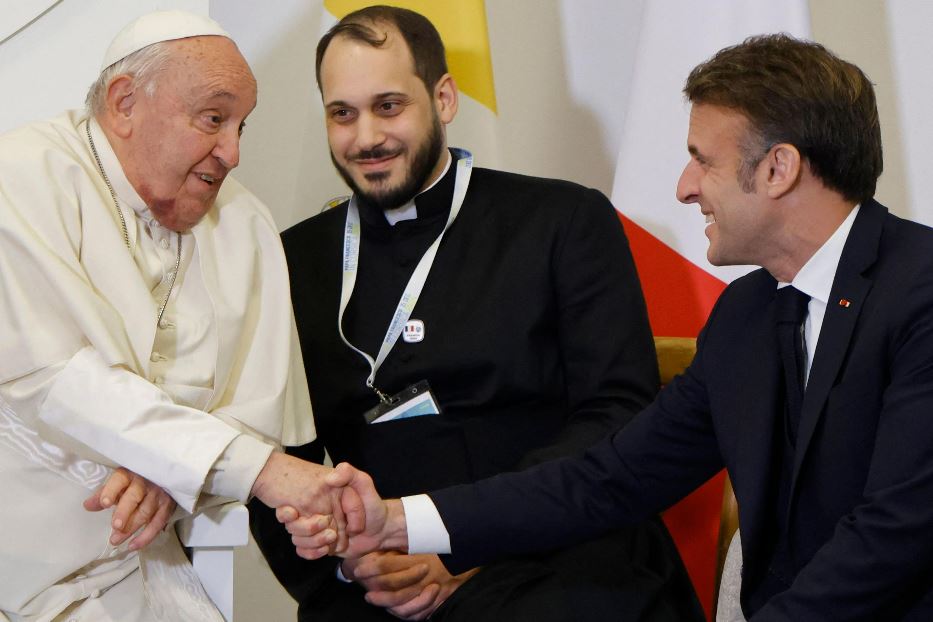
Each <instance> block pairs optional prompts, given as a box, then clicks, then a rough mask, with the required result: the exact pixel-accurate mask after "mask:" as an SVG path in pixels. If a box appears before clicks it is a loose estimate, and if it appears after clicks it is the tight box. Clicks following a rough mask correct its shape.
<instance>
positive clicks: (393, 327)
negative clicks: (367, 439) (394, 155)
mask: <svg viewBox="0 0 933 622" xmlns="http://www.w3.org/2000/svg"><path fill="white" fill-rule="evenodd" d="M453 152H454V156H456V157H458V158H459V159H458V160H457V177H456V180H455V181H454V195H453V200H452V201H451V203H450V213H449V214H448V215H447V223H446V224H445V225H444V229H443V230H442V231H441V232H440V234H439V235H438V236H437V238H435V240H434V242H432V243H431V246H429V247H428V250H426V251H425V252H424V255H422V257H421V260H420V261H419V262H418V265H417V266H415V271H414V272H413V273H412V275H411V278H410V279H408V284H407V285H406V286H405V290H404V291H403V292H402V297H401V298H400V299H399V301H398V305H397V306H396V308H395V313H394V314H393V315H392V321H391V322H389V328H388V330H386V334H385V337H384V338H383V339H382V345H381V346H380V347H379V353H378V354H377V355H376V358H375V359H373V357H371V356H370V355H369V354H367V353H366V352H363V351H362V350H360V349H359V348H357V347H356V346H354V345H353V344H352V343H350V342H349V340H347V337H346V335H344V334H343V312H344V311H345V310H346V308H347V304H348V303H349V302H350V296H352V295H353V288H354V286H355V285H356V273H357V270H358V267H359V258H360V211H359V207H358V206H357V201H356V195H354V196H353V197H352V198H351V199H350V205H349V207H348V209H347V222H346V225H345V227H344V234H343V283H342V284H341V287H340V310H339V311H338V312H337V330H338V331H339V332H340V338H341V339H343V342H344V343H345V344H347V346H348V347H350V349H352V350H353V351H354V352H357V353H358V354H359V355H360V356H362V357H363V358H365V359H366V362H368V363H369V367H370V373H369V377H368V378H366V386H367V387H369V388H370V389H372V390H373V391H375V392H376V394H377V395H378V396H379V399H380V400H382V401H383V402H388V399H389V398H388V397H387V396H386V395H385V394H384V393H383V392H382V391H380V390H379V389H377V388H376V386H375V385H374V384H373V380H374V379H375V377H376V372H377V371H379V367H380V366H381V365H382V363H383V361H385V360H386V357H387V356H389V352H391V351H392V347H393V346H394V345H395V342H396V341H398V337H399V335H401V334H402V330H403V329H404V327H405V324H406V323H407V322H408V319H409V318H410V317H411V312H412V311H413V310H414V308H415V304H416V303H417V302H418V298H419V297H420V296H421V290H422V289H423V288H424V283H425V281H427V279H428V273H429V272H430V271H431V266H432V265H433V264H434V257H435V256H436V255H437V249H438V247H440V245H441V240H442V239H443V237H444V234H445V233H447V230H448V229H449V228H450V225H451V224H452V223H453V221H454V219H455V218H456V217H457V214H459V213H460V208H461V207H462V206H463V199H464V198H465V197H466V191H467V186H468V185H469V184H470V175H471V174H472V172H473V155H472V154H471V153H470V152H469V151H466V150H463V149H453Z"/></svg>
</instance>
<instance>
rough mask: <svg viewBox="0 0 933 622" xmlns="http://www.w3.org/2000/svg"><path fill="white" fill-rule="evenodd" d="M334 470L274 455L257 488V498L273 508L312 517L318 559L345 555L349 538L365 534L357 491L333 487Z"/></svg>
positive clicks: (255, 492)
mask: <svg viewBox="0 0 933 622" xmlns="http://www.w3.org/2000/svg"><path fill="white" fill-rule="evenodd" d="M332 471H333V469H331V468H329V467H325V466H322V465H319V464H314V463H313V462H306V461H304V460H300V459H298V458H295V457H292V456H289V455H286V454H283V453H279V452H273V453H272V455H270V456H269V460H268V461H267V462H266V465H265V466H264V467H263V469H262V471H260V473H259V476H258V477H257V478H256V482H255V483H254V484H253V490H252V492H253V494H254V495H255V496H256V498H258V499H259V500H260V501H262V502H263V503H265V504H266V505H268V506H269V507H271V508H277V509H278V508H282V507H283V506H287V507H288V508H289V509H291V510H292V511H293V512H295V514H296V518H297V517H298V516H301V517H310V525H311V526H310V527H309V529H311V528H313V529H314V533H315V534H316V535H317V537H316V539H315V542H316V543H317V545H316V547H315V548H316V549H322V550H323V552H322V553H320V554H319V555H317V557H321V556H323V555H325V554H328V553H330V554H333V553H341V552H343V551H345V550H346V548H347V537H348V535H349V534H355V533H359V532H361V531H362V530H363V525H364V521H365V520H366V515H365V514H364V512H363V508H362V507H361V504H360V499H359V497H357V494H356V492H355V489H354V488H345V487H344V485H342V484H337V485H332V484H330V483H329V481H328V479H327V475H328V474H329V473H331V472H332Z"/></svg>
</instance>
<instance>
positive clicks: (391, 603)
mask: <svg viewBox="0 0 933 622" xmlns="http://www.w3.org/2000/svg"><path fill="white" fill-rule="evenodd" d="M325 480H326V482H327V483H328V485H330V486H333V487H343V488H344V490H345V491H349V490H352V491H353V492H354V493H355V495H353V496H347V494H346V492H344V496H343V497H342V499H344V500H351V499H352V500H353V502H354V503H356V502H358V503H359V504H360V505H359V506H354V507H352V508H351V507H350V506H348V505H345V506H344V507H343V510H344V513H349V512H351V511H353V512H362V514H363V515H364V517H365V520H364V523H365V525H364V528H363V529H362V530H360V531H359V532H354V533H352V534H351V535H350V537H349V539H348V544H347V547H346V548H345V549H343V550H341V551H339V552H338V555H340V556H341V557H343V558H344V560H343V561H342V562H341V564H340V569H341V571H342V573H343V575H344V577H346V578H347V579H349V580H351V581H354V582H356V583H357V584H359V585H360V586H361V587H362V588H363V589H365V590H366V602H368V603H369V604H371V605H374V606H377V607H382V608H384V609H386V610H387V611H388V612H389V613H391V614H392V615H394V616H396V617H399V618H404V619H406V620H424V619H427V618H428V617H429V616H430V615H431V614H432V613H434V611H435V610H436V609H437V608H438V607H439V606H440V605H441V604H443V603H444V601H446V600H447V598H448V597H449V596H450V595H451V594H453V593H454V591H456V590H457V589H458V588H459V587H460V586H461V585H462V584H463V583H464V582H465V581H466V580H467V579H469V578H470V577H471V576H472V575H473V574H475V573H476V572H477V569H473V570H470V571H468V572H465V573H463V574H459V575H451V574H450V573H449V572H448V571H447V569H446V568H445V567H444V565H443V564H442V563H441V561H440V559H439V558H438V557H437V555H404V554H402V553H399V552H397V551H398V550H401V551H404V550H406V549H407V548H408V536H407V529H406V524H405V515H404V511H403V510H402V506H401V503H400V502H399V501H398V500H390V501H384V500H383V499H381V498H380V497H379V494H378V493H377V492H376V489H375V486H374V485H373V481H372V479H371V478H370V477H369V476H368V475H367V474H366V473H363V472H362V471H359V470H358V469H355V468H353V467H352V466H350V465H349V464H346V463H342V464H338V465H337V467H336V469H335V470H334V472H333V473H331V474H330V475H328V476H327V477H326V478H325ZM276 516H277V518H278V519H279V521H280V522H282V523H284V524H285V527H286V529H287V530H288V531H289V533H291V534H292V542H293V543H294V544H295V547H296V550H297V552H298V555H299V556H301V557H304V558H306V559H316V558H318V557H322V556H324V555H326V554H328V552H329V547H330V544H331V536H330V535H329V534H327V529H326V528H325V527H323V525H324V518H325V517H320V516H301V515H300V513H299V512H298V511H297V510H296V509H295V508H291V507H288V506H282V507H279V508H278V509H277V510H276Z"/></svg>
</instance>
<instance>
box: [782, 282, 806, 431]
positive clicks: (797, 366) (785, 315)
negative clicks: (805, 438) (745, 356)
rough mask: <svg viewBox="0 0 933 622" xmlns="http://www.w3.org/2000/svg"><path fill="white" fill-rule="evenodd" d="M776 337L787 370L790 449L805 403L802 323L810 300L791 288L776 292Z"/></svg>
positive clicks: (804, 346) (804, 348)
mask: <svg viewBox="0 0 933 622" xmlns="http://www.w3.org/2000/svg"><path fill="white" fill-rule="evenodd" d="M775 302H776V304H777V315H776V318H777V334H778V343H779V344H780V348H781V362H782V364H783V366H784V385H785V388H786V393H787V407H786V413H787V433H788V439H789V440H790V443H791V446H793V445H794V444H795V443H796V441H797V424H798V423H799V422H800V408H801V404H802V403H803V386H804V382H803V380H804V374H805V373H806V360H807V358H806V352H807V348H806V343H805V341H804V332H803V321H804V319H805V318H806V317H807V304H808V303H809V302H810V297H809V296H808V295H806V294H804V293H803V292H801V291H800V290H797V289H795V288H793V287H791V286H789V285H788V286H787V287H782V288H781V289H779V290H778V291H777V296H776V298H775Z"/></svg>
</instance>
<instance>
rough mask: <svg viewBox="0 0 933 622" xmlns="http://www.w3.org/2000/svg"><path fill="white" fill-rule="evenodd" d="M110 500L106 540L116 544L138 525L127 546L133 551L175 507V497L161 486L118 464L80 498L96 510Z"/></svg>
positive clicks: (164, 522)
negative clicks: (95, 486)
mask: <svg viewBox="0 0 933 622" xmlns="http://www.w3.org/2000/svg"><path fill="white" fill-rule="evenodd" d="M114 504H116V508H115V509H114V511H113V519H112V521H111V527H112V530H111V533H110V544H112V545H114V546H117V545H119V544H121V543H123V542H124V541H125V540H126V539H127V538H129V537H130V536H131V535H132V534H134V533H136V531H137V530H139V529H141V528H142V531H141V532H139V533H138V534H137V535H136V536H135V537H134V538H133V539H132V540H130V544H129V548H130V550H133V551H135V550H137V549H141V548H143V547H145V546H148V545H149V543H150V542H152V541H153V540H154V539H155V537H156V536H157V535H159V532H160V531H162V530H163V529H164V528H165V526H166V525H167V524H168V521H169V519H170V518H171V517H172V513H173V512H174V511H175V501H174V499H172V498H171V497H170V496H169V495H168V493H167V492H165V490H163V489H162V488H160V487H159V486H156V485H155V484H153V483H152V482H150V481H149V480H147V479H146V478H144V477H141V476H139V475H136V474H135V473H133V472H131V471H127V470H126V469H124V468H122V467H121V468H119V469H117V470H116V471H114V472H113V473H112V474H111V475H110V477H109V478H107V481H106V482H104V485H103V486H101V487H100V488H99V489H98V490H97V491H96V492H95V493H94V494H92V495H91V496H90V497H88V498H87V499H85V500H84V509H85V510H87V511H89V512H99V511H100V510H105V509H107V508H110V507H113V505H114Z"/></svg>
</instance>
